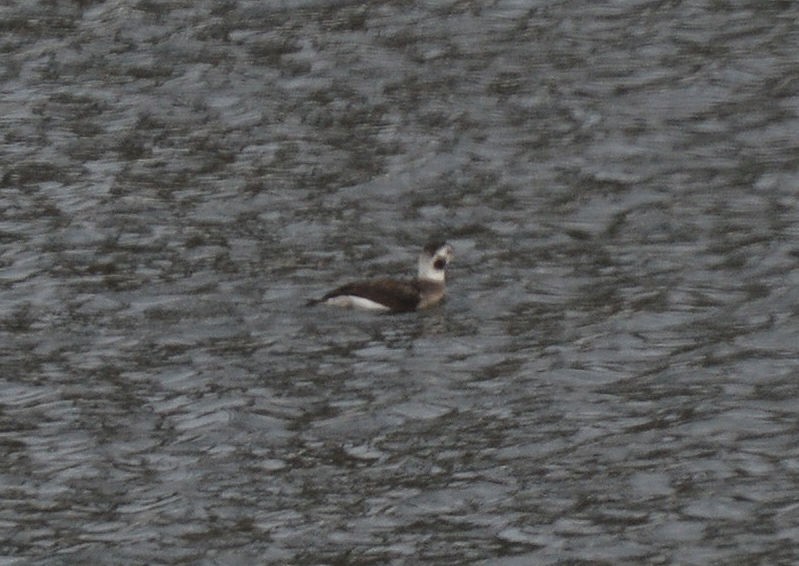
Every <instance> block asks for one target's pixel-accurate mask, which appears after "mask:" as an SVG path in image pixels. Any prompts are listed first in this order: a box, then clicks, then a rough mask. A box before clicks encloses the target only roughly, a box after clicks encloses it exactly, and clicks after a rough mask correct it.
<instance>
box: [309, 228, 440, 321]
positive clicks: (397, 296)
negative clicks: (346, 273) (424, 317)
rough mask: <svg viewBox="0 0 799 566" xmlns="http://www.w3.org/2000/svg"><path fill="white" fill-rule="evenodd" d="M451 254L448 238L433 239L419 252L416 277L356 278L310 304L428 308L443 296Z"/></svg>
mask: <svg viewBox="0 0 799 566" xmlns="http://www.w3.org/2000/svg"><path fill="white" fill-rule="evenodd" d="M452 258H453V253H452V246H450V245H449V244H448V243H446V242H431V243H429V244H427V245H426V246H425V247H424V250H423V251H422V253H421V254H420V255H419V274H418V275H417V276H416V278H415V279H411V280H410V281H397V280H394V279H373V280H368V281H355V282H353V283H349V284H347V285H343V286H341V287H339V288H337V289H334V290H333V291H330V292H329V293H327V294H326V295H325V296H324V297H322V298H321V299H313V300H311V301H308V304H309V305H315V304H318V303H324V304H326V305H335V306H339V307H355V308H360V309H367V310H375V311H390V312H408V311H414V310H419V309H426V308H428V307H432V306H433V305H436V304H438V303H439V302H440V301H441V299H443V298H444V294H445V291H446V287H445V274H446V269H447V265H448V264H449V262H450V261H451V260H452Z"/></svg>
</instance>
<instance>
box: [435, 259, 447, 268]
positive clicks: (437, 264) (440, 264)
mask: <svg viewBox="0 0 799 566" xmlns="http://www.w3.org/2000/svg"><path fill="white" fill-rule="evenodd" d="M446 266H447V260H445V259H437V260H436V261H435V262H433V267H435V268H436V269H439V270H440V269H444V268H445V267H446Z"/></svg>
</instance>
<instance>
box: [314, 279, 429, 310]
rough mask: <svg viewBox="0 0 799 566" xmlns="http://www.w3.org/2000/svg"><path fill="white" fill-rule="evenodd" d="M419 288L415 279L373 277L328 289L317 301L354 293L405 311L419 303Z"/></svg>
mask: <svg viewBox="0 0 799 566" xmlns="http://www.w3.org/2000/svg"><path fill="white" fill-rule="evenodd" d="M419 290H420V289H419V282H418V281H416V280H414V281H395V280H393V279H374V280H371V281H355V282H353V283H349V284H347V285H342V286H341V287H339V288H338V289H334V290H332V291H330V292H329V293H328V294H326V295H325V296H324V297H322V298H321V299H320V300H319V302H323V301H326V300H328V299H332V298H333V297H339V296H341V295H355V296H358V297H363V298H364V299H369V300H370V301H374V302H376V303H380V304H381V305H386V306H387V307H388V308H389V309H391V310H392V311H394V312H407V311H412V310H415V309H416V307H417V306H418V305H419Z"/></svg>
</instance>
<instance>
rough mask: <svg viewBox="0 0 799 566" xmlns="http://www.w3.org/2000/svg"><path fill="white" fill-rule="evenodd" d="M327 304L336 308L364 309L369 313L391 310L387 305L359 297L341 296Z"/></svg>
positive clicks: (329, 300)
mask: <svg viewBox="0 0 799 566" xmlns="http://www.w3.org/2000/svg"><path fill="white" fill-rule="evenodd" d="M325 304H328V305H333V306H335V307H353V308H356V309H364V310H369V311H387V310H389V308H388V307H387V306H386V305H381V304H380V303H376V302H374V301H370V300H369V299H364V298H363V297H358V296H357V295H339V296H337V297H331V298H329V299H328V300H326V301H325Z"/></svg>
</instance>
